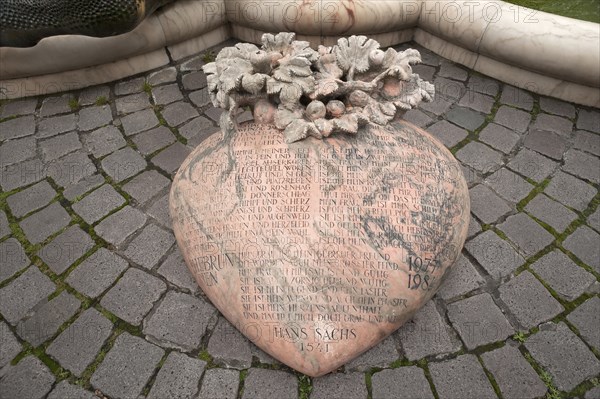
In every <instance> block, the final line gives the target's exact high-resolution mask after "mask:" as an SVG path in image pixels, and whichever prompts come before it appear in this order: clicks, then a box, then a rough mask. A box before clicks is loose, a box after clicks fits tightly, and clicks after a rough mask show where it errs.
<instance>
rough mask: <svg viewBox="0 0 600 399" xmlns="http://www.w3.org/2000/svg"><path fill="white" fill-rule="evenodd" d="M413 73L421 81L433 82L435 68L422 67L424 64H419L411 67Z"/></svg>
mask: <svg viewBox="0 0 600 399" xmlns="http://www.w3.org/2000/svg"><path fill="white" fill-rule="evenodd" d="M412 68H413V72H414V73H416V74H418V75H419V76H420V77H421V79H423V80H426V81H428V82H431V81H433V78H434V76H435V68H434V67H432V66H429V65H424V64H419V65H414V66H413V67H412Z"/></svg>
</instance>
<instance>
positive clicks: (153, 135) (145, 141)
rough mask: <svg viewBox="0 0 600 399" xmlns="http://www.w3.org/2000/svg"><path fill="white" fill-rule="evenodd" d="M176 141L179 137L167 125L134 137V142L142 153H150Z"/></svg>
mask: <svg viewBox="0 0 600 399" xmlns="http://www.w3.org/2000/svg"><path fill="white" fill-rule="evenodd" d="M175 141H177V138H176V137H175V135H174V134H173V133H171V131H170V130H169V129H168V128H167V127H165V126H159V127H157V128H155V129H152V130H149V131H147V132H144V133H140V134H138V135H135V136H134V137H133V142H134V143H135V145H136V146H137V148H138V151H139V152H140V153H141V154H142V155H150V154H152V153H153V152H155V151H157V150H160V149H161V148H164V147H166V146H168V145H169V144H172V143H174V142H175Z"/></svg>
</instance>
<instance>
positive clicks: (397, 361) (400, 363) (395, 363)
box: [389, 358, 416, 369]
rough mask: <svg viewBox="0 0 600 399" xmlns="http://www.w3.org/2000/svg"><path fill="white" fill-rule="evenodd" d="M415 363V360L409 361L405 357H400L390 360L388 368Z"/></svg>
mask: <svg viewBox="0 0 600 399" xmlns="http://www.w3.org/2000/svg"><path fill="white" fill-rule="evenodd" d="M415 364H416V363H415V362H411V361H410V360H408V359H407V358H402V359H398V360H396V361H394V362H392V363H391V364H390V367H389V368H391V369H397V368H398V367H406V366H414V365H415Z"/></svg>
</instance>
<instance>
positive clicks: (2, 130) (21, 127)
mask: <svg viewBox="0 0 600 399" xmlns="http://www.w3.org/2000/svg"><path fill="white" fill-rule="evenodd" d="M33 133H35V118H34V117H33V116H31V115H30V116H24V117H21V118H15V119H11V120H8V121H6V122H2V123H0V140H10V139H16V138H19V137H25V136H30V135H32V134H33Z"/></svg>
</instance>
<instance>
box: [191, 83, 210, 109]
mask: <svg viewBox="0 0 600 399" xmlns="http://www.w3.org/2000/svg"><path fill="white" fill-rule="evenodd" d="M188 97H189V98H190V101H191V102H192V103H193V104H194V105H195V106H196V107H204V106H206V105H208V104H210V103H211V101H210V95H209V94H208V88H206V87H205V88H204V89H201V90H197V91H194V92H192V93H190V94H189V95H188Z"/></svg>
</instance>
